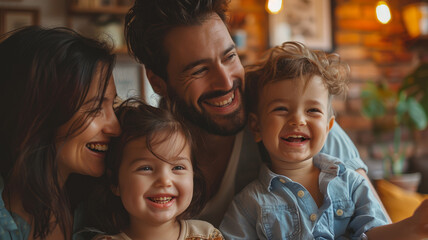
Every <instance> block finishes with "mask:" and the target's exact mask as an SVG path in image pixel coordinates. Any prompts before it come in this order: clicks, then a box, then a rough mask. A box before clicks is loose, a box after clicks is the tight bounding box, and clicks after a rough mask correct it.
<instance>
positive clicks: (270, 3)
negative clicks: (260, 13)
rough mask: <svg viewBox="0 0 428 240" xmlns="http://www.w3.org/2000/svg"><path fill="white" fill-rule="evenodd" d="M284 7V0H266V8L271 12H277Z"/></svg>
mask: <svg viewBox="0 0 428 240" xmlns="http://www.w3.org/2000/svg"><path fill="white" fill-rule="evenodd" d="M281 9H282V0H266V10H267V11H268V13H270V14H277V13H279V11H281Z"/></svg>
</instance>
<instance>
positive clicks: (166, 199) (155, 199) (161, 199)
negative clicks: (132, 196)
mask: <svg viewBox="0 0 428 240" xmlns="http://www.w3.org/2000/svg"><path fill="white" fill-rule="evenodd" d="M149 199H150V200H151V201H153V202H156V203H161V204H163V203H167V202H169V201H171V200H172V197H153V198H149Z"/></svg>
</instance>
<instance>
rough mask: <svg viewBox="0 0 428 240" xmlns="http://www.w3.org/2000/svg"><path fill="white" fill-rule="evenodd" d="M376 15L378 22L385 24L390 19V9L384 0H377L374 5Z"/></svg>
mask: <svg viewBox="0 0 428 240" xmlns="http://www.w3.org/2000/svg"><path fill="white" fill-rule="evenodd" d="M376 16H377V19H378V20H379V22H381V23H383V24H387V23H388V22H389V20H391V11H390V10H389V7H388V4H386V2H385V1H379V2H378V3H377V7H376Z"/></svg>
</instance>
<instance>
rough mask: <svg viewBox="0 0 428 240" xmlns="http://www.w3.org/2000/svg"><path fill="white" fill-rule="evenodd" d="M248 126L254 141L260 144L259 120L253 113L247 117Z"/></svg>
mask: <svg viewBox="0 0 428 240" xmlns="http://www.w3.org/2000/svg"><path fill="white" fill-rule="evenodd" d="M248 125H249V126H250V130H251V132H252V133H253V136H254V141H256V142H260V141H261V140H262V135H261V132H260V124H259V119H258V118H257V115H256V114H255V113H250V114H249V115H248Z"/></svg>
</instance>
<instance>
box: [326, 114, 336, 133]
mask: <svg viewBox="0 0 428 240" xmlns="http://www.w3.org/2000/svg"><path fill="white" fill-rule="evenodd" d="M334 119H335V117H334V116H332V117H331V118H330V121H328V125H327V128H328V129H327V131H328V132H330V130H331V128H332V127H333V125H334Z"/></svg>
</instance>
